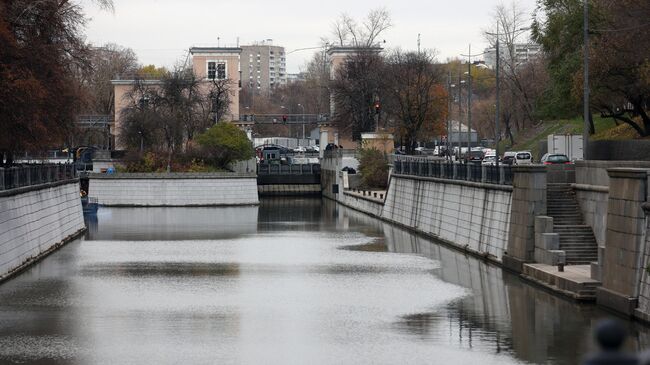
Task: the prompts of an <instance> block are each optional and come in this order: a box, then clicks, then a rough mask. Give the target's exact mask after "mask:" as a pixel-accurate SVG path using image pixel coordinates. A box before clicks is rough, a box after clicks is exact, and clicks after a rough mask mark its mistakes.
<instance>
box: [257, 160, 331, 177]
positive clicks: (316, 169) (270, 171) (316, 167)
mask: <svg viewBox="0 0 650 365" xmlns="http://www.w3.org/2000/svg"><path fill="white" fill-rule="evenodd" d="M257 174H258V175H315V174H320V164H313V163H305V164H290V165H281V164H271V163H260V164H258V165H257Z"/></svg>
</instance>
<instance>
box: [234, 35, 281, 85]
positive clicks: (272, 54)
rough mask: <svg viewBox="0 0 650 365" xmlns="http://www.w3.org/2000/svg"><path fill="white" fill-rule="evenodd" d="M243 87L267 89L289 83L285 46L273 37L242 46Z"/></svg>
mask: <svg viewBox="0 0 650 365" xmlns="http://www.w3.org/2000/svg"><path fill="white" fill-rule="evenodd" d="M241 49H242V54H241V71H242V75H241V77H242V87H248V88H250V89H253V90H259V91H265V92H268V91H269V90H271V89H273V88H274V87H277V86H281V85H285V84H286V83H287V59H286V54H285V51H284V47H281V46H274V45H273V40H272V39H267V40H265V41H262V42H258V43H255V44H253V45H250V46H241Z"/></svg>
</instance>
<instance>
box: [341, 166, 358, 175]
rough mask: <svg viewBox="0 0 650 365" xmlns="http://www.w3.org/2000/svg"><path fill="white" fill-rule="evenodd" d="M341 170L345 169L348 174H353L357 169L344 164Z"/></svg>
mask: <svg viewBox="0 0 650 365" xmlns="http://www.w3.org/2000/svg"><path fill="white" fill-rule="evenodd" d="M341 171H347V172H348V175H353V174H356V173H357V170H355V169H354V168H353V167H350V166H345V167H344V168H343V169H341Z"/></svg>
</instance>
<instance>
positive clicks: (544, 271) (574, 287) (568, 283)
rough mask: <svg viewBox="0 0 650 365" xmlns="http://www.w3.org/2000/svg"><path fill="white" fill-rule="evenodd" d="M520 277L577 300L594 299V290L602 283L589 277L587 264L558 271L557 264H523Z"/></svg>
mask: <svg viewBox="0 0 650 365" xmlns="http://www.w3.org/2000/svg"><path fill="white" fill-rule="evenodd" d="M521 277H522V278H524V279H526V280H529V281H532V282H534V283H536V284H539V285H541V286H544V287H546V288H547V289H550V290H552V291H554V292H556V293H559V294H561V295H564V296H567V297H569V298H572V299H574V300H579V301H595V300H596V290H597V288H598V287H600V285H602V284H601V282H600V281H597V280H593V279H591V278H590V268H589V265H576V266H566V267H565V271H564V272H560V271H558V269H557V266H552V265H544V264H524V271H523V273H522V275H521Z"/></svg>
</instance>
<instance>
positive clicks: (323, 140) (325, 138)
mask: <svg viewBox="0 0 650 365" xmlns="http://www.w3.org/2000/svg"><path fill="white" fill-rule="evenodd" d="M328 143H329V133H328V132H327V130H323V129H321V131H320V146H319V147H320V149H319V153H318V156H319V157H320V158H323V156H324V155H325V147H327V144H328Z"/></svg>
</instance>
